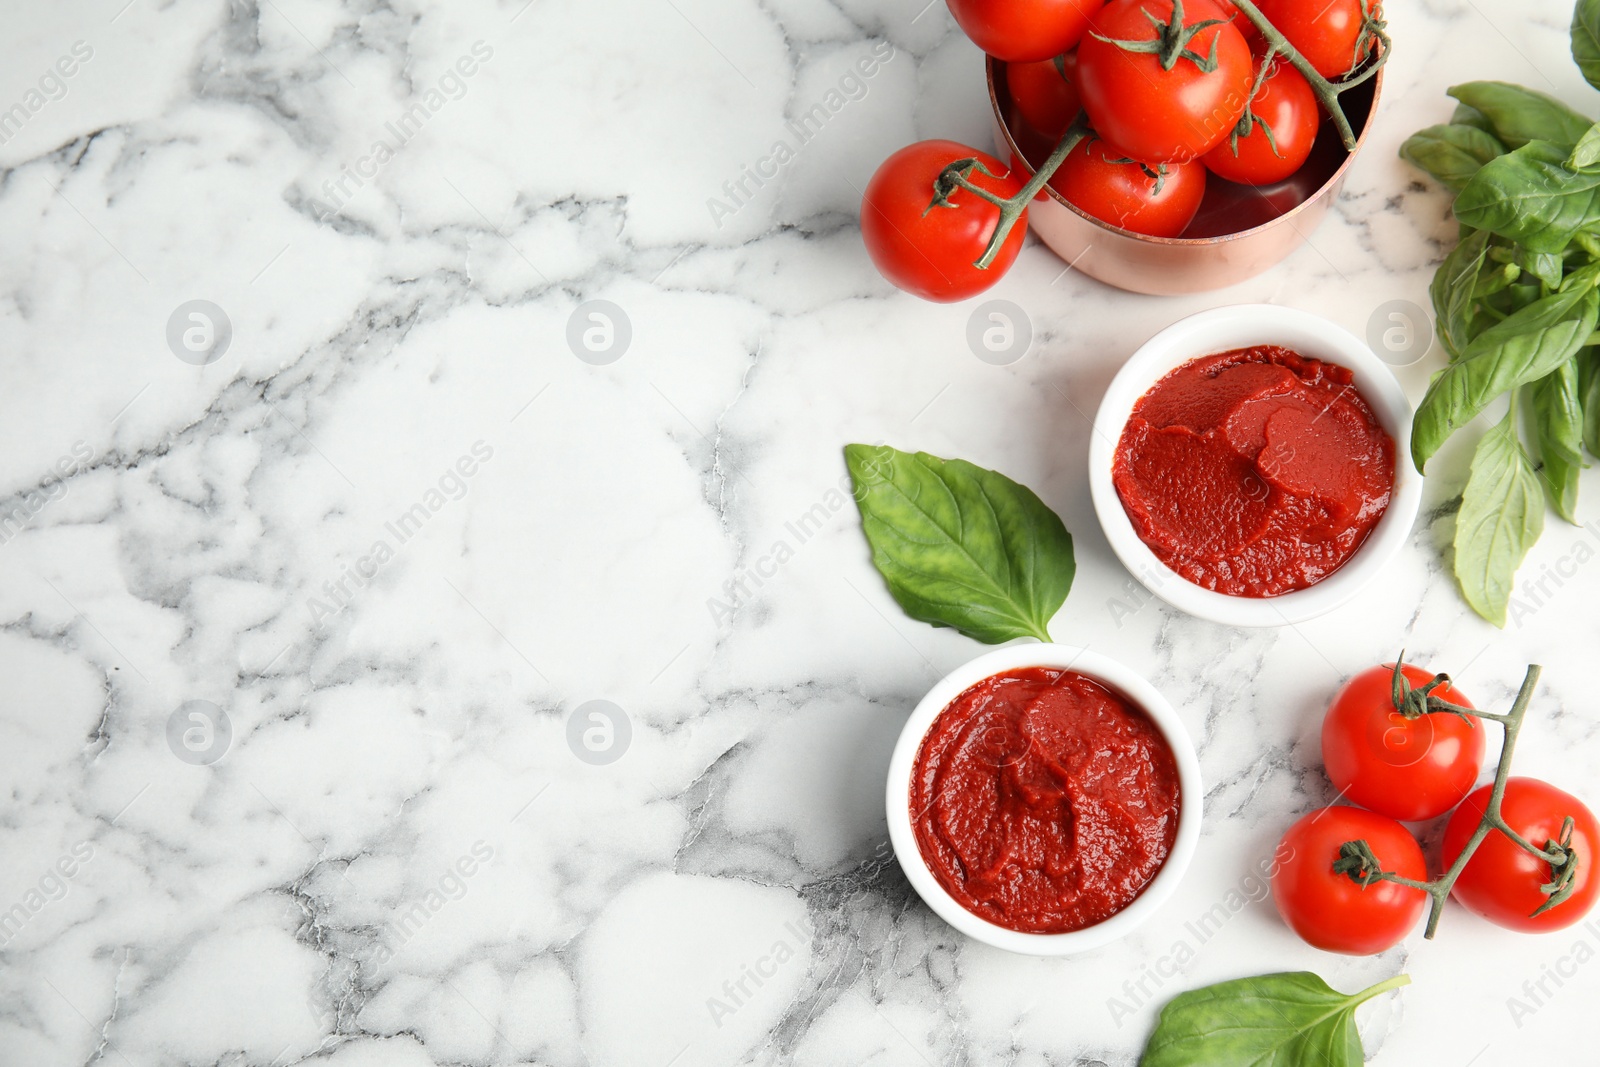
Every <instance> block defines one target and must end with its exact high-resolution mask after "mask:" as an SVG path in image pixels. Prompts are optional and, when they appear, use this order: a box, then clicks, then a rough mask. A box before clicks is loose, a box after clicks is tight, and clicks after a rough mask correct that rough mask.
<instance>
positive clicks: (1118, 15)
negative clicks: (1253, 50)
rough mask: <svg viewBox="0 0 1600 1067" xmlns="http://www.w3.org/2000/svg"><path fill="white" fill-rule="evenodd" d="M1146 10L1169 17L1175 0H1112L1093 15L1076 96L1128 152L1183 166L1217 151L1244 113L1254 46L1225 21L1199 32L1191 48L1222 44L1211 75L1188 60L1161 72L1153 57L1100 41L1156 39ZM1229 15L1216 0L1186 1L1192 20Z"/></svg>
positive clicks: (1207, 49) (1081, 52)
mask: <svg viewBox="0 0 1600 1067" xmlns="http://www.w3.org/2000/svg"><path fill="white" fill-rule="evenodd" d="M1147 12H1148V14H1149V15H1151V16H1154V17H1156V18H1158V19H1160V20H1161V21H1162V22H1165V21H1166V20H1167V19H1169V18H1170V17H1171V15H1172V0H1111V3H1109V4H1107V5H1106V6H1105V7H1104V8H1103V9H1101V11H1100V13H1099V14H1098V15H1096V16H1095V19H1094V25H1093V33H1092V34H1090V35H1089V36H1086V37H1084V39H1083V44H1082V45H1080V46H1079V48H1078V93H1079V95H1080V96H1081V97H1082V98H1083V108H1084V110H1085V111H1086V112H1088V115H1089V121H1090V123H1091V124H1092V125H1093V126H1094V128H1095V130H1096V132H1098V133H1099V134H1100V136H1101V137H1103V138H1105V139H1106V140H1107V141H1110V142H1111V143H1112V144H1114V145H1116V146H1117V147H1118V148H1121V149H1122V150H1123V152H1124V154H1126V155H1129V156H1132V157H1133V158H1134V159H1140V160H1143V161H1145V162H1146V163H1186V162H1188V161H1189V160H1191V159H1195V158H1197V157H1199V156H1203V155H1205V154H1206V153H1207V152H1209V151H1211V150H1212V149H1213V148H1215V147H1216V146H1217V145H1218V144H1219V143H1220V142H1221V141H1222V139H1223V138H1225V137H1227V136H1228V134H1229V133H1231V132H1232V131H1233V127H1234V125H1235V124H1236V123H1238V121H1239V116H1240V115H1243V114H1244V108H1245V104H1246V103H1247V102H1248V101H1249V99H1250V86H1251V76H1252V71H1253V61H1252V59H1251V56H1250V46H1249V45H1247V44H1246V43H1245V40H1244V37H1243V36H1242V35H1241V34H1240V33H1239V31H1238V30H1237V29H1235V28H1234V27H1233V26H1232V25H1231V24H1228V23H1226V22H1224V23H1223V24H1222V25H1218V26H1211V27H1208V28H1206V29H1204V30H1202V31H1200V33H1198V34H1196V35H1195V37H1194V39H1193V40H1192V41H1191V42H1190V44H1189V47H1190V48H1191V49H1193V50H1194V51H1195V52H1198V53H1199V54H1200V55H1209V54H1210V52H1211V45H1212V42H1213V41H1215V42H1216V45H1217V67H1216V69H1215V70H1213V71H1211V72H1210V73H1206V72H1204V71H1202V70H1201V69H1200V68H1199V67H1198V66H1196V65H1195V64H1194V63H1193V62H1191V61H1189V60H1187V59H1180V60H1179V61H1178V62H1177V64H1176V65H1174V66H1173V68H1172V70H1170V71H1166V70H1162V69H1161V62H1160V60H1159V59H1158V58H1157V57H1156V56H1154V55H1148V54H1144V53H1139V52H1129V51H1126V50H1124V49H1122V48H1119V47H1117V46H1116V45H1114V44H1112V43H1110V42H1109V41H1106V40H1101V38H1102V37H1107V38H1113V39H1116V40H1130V41H1136V40H1154V39H1155V37H1156V30H1155V27H1154V26H1152V25H1151V23H1150V19H1149V18H1148V17H1146V13H1147ZM1226 14H1227V13H1226V12H1224V11H1223V10H1222V9H1221V8H1219V7H1217V5H1216V3H1215V2H1214V0H1188V2H1186V3H1185V4H1184V5H1183V16H1184V21H1185V23H1186V24H1189V25H1193V24H1194V23H1196V22H1200V21H1203V20H1206V19H1225V18H1226ZM1096 34H1098V35H1099V36H1095V35H1096Z"/></svg>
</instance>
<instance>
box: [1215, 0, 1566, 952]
mask: <svg viewBox="0 0 1600 1067" xmlns="http://www.w3.org/2000/svg"><path fill="white" fill-rule="evenodd" d="M1243 2H1244V3H1249V0H1243ZM1241 6H1242V5H1241ZM1404 660H1405V653H1404V652H1402V653H1401V654H1400V656H1399V658H1398V659H1397V660H1396V661H1395V682H1394V697H1395V708H1396V710H1397V711H1399V712H1401V713H1402V714H1406V713H1407V709H1408V708H1412V707H1413V706H1414V705H1415V703H1416V702H1415V701H1414V700H1413V697H1414V696H1415V695H1417V694H1425V697H1424V699H1425V700H1426V706H1427V708H1428V710H1429V711H1430V712H1433V711H1448V712H1454V713H1455V714H1458V715H1470V716H1473V717H1474V718H1479V719H1489V720H1492V721H1494V722H1497V723H1499V724H1500V725H1501V726H1502V727H1504V729H1505V741H1504V743H1503V744H1502V745H1501V746H1500V762H1499V764H1498V765H1497V766H1496V768H1495V775H1494V788H1493V789H1491V790H1490V791H1489V803H1488V804H1487V805H1486V807H1485V809H1484V813H1483V818H1482V819H1481V820H1480V821H1479V822H1478V828H1477V829H1476V830H1474V831H1473V832H1472V836H1471V837H1470V838H1468V839H1467V844H1466V847H1465V848H1463V849H1462V850H1461V854H1460V855H1458V856H1457V857H1456V859H1455V862H1454V863H1452V864H1451V865H1450V869H1449V870H1447V871H1445V872H1444V874H1442V875H1440V876H1439V877H1438V878H1435V879H1434V880H1433V881H1431V882H1419V881H1417V880H1416V879H1414V878H1406V877H1405V876H1403V875H1399V874H1395V873H1394V872H1393V871H1385V870H1381V869H1378V862H1377V857H1376V856H1374V855H1373V854H1372V850H1371V848H1370V846H1368V845H1367V843H1366V842H1365V841H1347V842H1345V843H1344V844H1343V845H1341V846H1340V847H1339V858H1338V859H1337V860H1335V861H1334V864H1333V870H1334V871H1335V872H1336V873H1338V874H1343V875H1346V876H1347V877H1349V878H1350V879H1351V881H1353V882H1355V883H1356V884H1357V885H1360V886H1362V887H1363V888H1365V887H1366V886H1368V885H1371V884H1372V883H1373V882H1379V881H1381V882H1394V883H1395V884H1396V885H1404V886H1410V887H1411V888H1412V889H1420V890H1422V891H1423V892H1424V893H1427V894H1428V896H1429V897H1431V898H1432V906H1431V907H1430V908H1429V911H1428V926H1427V930H1426V931H1425V932H1424V934H1423V936H1424V937H1428V938H1431V937H1433V935H1434V932H1435V931H1436V930H1437V929H1438V928H1439V917H1440V916H1441V915H1442V914H1443V912H1444V902H1445V900H1446V899H1448V898H1449V896H1450V890H1451V889H1453V888H1454V887H1455V884H1456V879H1458V878H1460V877H1461V872H1462V871H1463V870H1465V869H1466V866H1467V863H1468V862H1469V861H1470V860H1471V859H1472V855H1473V853H1475V852H1477V851H1478V846H1479V845H1481V844H1483V839H1484V838H1486V837H1488V836H1489V833H1490V831H1492V830H1498V831H1500V832H1501V833H1502V834H1505V835H1506V837H1508V838H1510V839H1511V840H1512V841H1514V842H1516V844H1517V845H1518V846H1519V847H1520V848H1522V849H1523V850H1524V851H1525V852H1527V853H1528V854H1529V855H1532V856H1536V857H1538V858H1539V859H1542V860H1544V861H1545V862H1546V863H1548V864H1549V865H1550V881H1549V882H1548V883H1547V884H1546V885H1544V886H1541V887H1540V888H1541V889H1542V890H1543V891H1544V893H1545V896H1546V898H1547V899H1546V900H1545V902H1544V903H1543V904H1541V905H1540V906H1539V909H1538V911H1535V912H1534V913H1533V914H1534V915H1538V914H1540V913H1541V912H1544V911H1548V910H1549V909H1550V908H1553V907H1555V906H1556V905H1557V904H1560V903H1561V902H1562V901H1563V900H1566V899H1567V897H1568V896H1570V895H1571V894H1572V891H1573V889H1574V888H1575V887H1576V879H1577V869H1578V854H1577V853H1576V852H1574V851H1573V850H1572V849H1571V847H1570V846H1571V843H1572V831H1571V825H1572V821H1573V820H1572V819H1571V818H1570V817H1569V818H1568V819H1567V820H1566V821H1565V822H1564V823H1563V824H1562V832H1561V838H1560V840H1557V841H1547V842H1546V843H1545V847H1544V848H1540V847H1538V846H1537V845H1535V844H1533V842H1531V841H1529V840H1528V839H1527V838H1525V837H1523V836H1522V835H1521V834H1519V833H1517V831H1515V830H1513V829H1512V828H1511V826H1510V824H1508V823H1507V822H1506V820H1505V816H1504V815H1503V814H1501V811H1500V806H1501V803H1502V801H1504V800H1505V795H1506V783H1507V782H1508V781H1510V779H1511V756H1512V753H1513V752H1514V751H1515V750H1516V747H1517V735H1518V734H1520V733H1521V732H1522V721H1523V719H1524V718H1525V717H1526V716H1527V713H1528V705H1529V704H1530V703H1531V702H1532V700H1533V691H1534V689H1535V688H1537V686H1538V684H1539V673H1540V671H1541V669H1542V668H1540V666H1539V665H1538V664H1537V663H1531V664H1529V665H1528V672H1527V674H1526V675H1524V676H1523V679H1522V688H1521V689H1519V690H1518V691H1517V699H1516V700H1515V701H1514V702H1513V703H1512V705H1511V710H1510V711H1509V712H1507V713H1506V714H1504V715H1496V714H1494V713H1492V712H1486V711H1478V710H1477V709H1476V708H1466V707H1461V706H1460V705H1456V704H1451V703H1449V702H1447V701H1445V700H1442V699H1440V698H1439V697H1436V696H1433V695H1432V692H1431V690H1432V689H1433V688H1434V687H1436V686H1438V685H1440V684H1442V683H1443V682H1445V681H1448V676H1447V675H1443V674H1436V675H1434V676H1433V679H1432V680H1431V681H1429V682H1428V684H1427V686H1425V687H1422V688H1419V689H1416V690H1413V689H1412V688H1411V686H1410V683H1409V682H1407V681H1406V679H1405V676H1404V674H1402V673H1401V664H1402V663H1403V662H1404Z"/></svg>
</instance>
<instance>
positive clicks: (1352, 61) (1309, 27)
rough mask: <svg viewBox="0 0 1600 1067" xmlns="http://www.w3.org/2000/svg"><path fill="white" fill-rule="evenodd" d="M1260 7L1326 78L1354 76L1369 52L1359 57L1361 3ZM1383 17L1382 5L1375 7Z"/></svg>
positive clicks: (1323, 0)
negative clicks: (1357, 67)
mask: <svg viewBox="0 0 1600 1067" xmlns="http://www.w3.org/2000/svg"><path fill="white" fill-rule="evenodd" d="M1256 7H1257V9H1259V10H1260V12H1261V13H1262V14H1263V15H1265V16H1266V17H1267V21H1268V22H1270V23H1272V25H1273V26H1274V27H1276V28H1277V31H1278V32H1279V33H1281V34H1283V35H1284V36H1285V37H1287V38H1288V39H1289V43H1290V44H1292V45H1294V47H1295V49H1296V51H1298V52H1299V53H1300V54H1301V55H1302V56H1304V57H1305V59H1306V62H1308V63H1310V64H1311V66H1312V67H1314V68H1315V69H1316V72H1317V73H1318V74H1320V75H1322V76H1323V77H1324V78H1341V77H1343V76H1344V75H1346V74H1348V73H1350V71H1351V70H1353V69H1354V68H1355V67H1356V65H1357V64H1358V63H1359V62H1360V60H1362V59H1365V58H1366V56H1367V52H1368V51H1369V50H1370V42H1369V45H1368V48H1366V49H1363V50H1362V54H1361V55H1360V56H1357V55H1356V47H1357V45H1358V44H1359V43H1360V41H1361V0H1318V2H1317V3H1307V2H1306V0H1256ZM1372 7H1373V11H1374V13H1376V14H1378V15H1379V17H1381V16H1382V10H1383V9H1382V5H1380V4H1377V3H1374V4H1373V5H1372Z"/></svg>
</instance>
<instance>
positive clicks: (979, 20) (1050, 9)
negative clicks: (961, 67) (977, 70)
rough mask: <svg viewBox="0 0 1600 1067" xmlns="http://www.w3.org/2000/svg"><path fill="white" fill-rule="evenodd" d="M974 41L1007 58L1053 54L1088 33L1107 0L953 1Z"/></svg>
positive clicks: (958, 18)
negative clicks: (1092, 17) (1095, 16)
mask: <svg viewBox="0 0 1600 1067" xmlns="http://www.w3.org/2000/svg"><path fill="white" fill-rule="evenodd" d="M948 2H949V4H950V14H952V15H954V16H955V17H956V24H957V25H959V26H960V27H961V29H962V31H963V32H964V33H966V35H967V36H968V37H970V38H972V43H973V44H975V45H977V46H978V47H979V48H981V49H983V50H984V51H985V52H987V53H989V54H990V55H991V56H994V57H995V58H996V59H1003V60H1005V61H1006V62H1007V63H1030V62H1033V61H1035V60H1040V59H1052V58H1054V57H1055V56H1059V55H1061V54H1062V53H1063V52H1066V51H1069V50H1070V49H1071V48H1073V47H1074V46H1075V45H1076V44H1077V43H1078V41H1080V40H1081V39H1082V38H1083V33H1084V31H1085V30H1087V29H1088V28H1089V18H1090V16H1092V15H1093V14H1094V13H1095V11H1096V9H1098V8H1099V7H1100V5H1101V4H1102V3H1104V0H948Z"/></svg>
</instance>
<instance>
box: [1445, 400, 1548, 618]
mask: <svg viewBox="0 0 1600 1067" xmlns="http://www.w3.org/2000/svg"><path fill="white" fill-rule="evenodd" d="M1543 532H1544V490H1543V489H1542V488H1541V487H1540V482H1539V476H1538V474H1536V473H1534V470H1533V461H1532V460H1530V459H1529V458H1528V453H1527V452H1525V451H1523V448H1522V442H1521V441H1519V440H1517V430H1516V411H1515V410H1514V409H1513V410H1512V411H1510V412H1507V413H1506V417H1505V418H1504V419H1502V420H1501V421H1500V422H1499V423H1497V424H1496V425H1495V427H1494V429H1492V430H1490V431H1489V432H1488V433H1486V434H1484V435H1483V440H1481V441H1479V442H1478V448H1477V451H1476V452H1474V453H1473V456H1472V469H1471V472H1470V473H1469V474H1468V475H1467V487H1466V489H1465V490H1464V491H1463V492H1462V494H1461V511H1460V512H1459V513H1458V514H1457V515H1456V541H1455V547H1456V581H1457V582H1459V583H1460V584H1461V595H1462V596H1464V597H1466V600H1467V603H1468V604H1470V605H1472V610H1473V611H1476V612H1477V613H1478V614H1479V615H1482V616H1483V617H1484V618H1485V619H1488V620H1489V621H1490V622H1492V623H1494V624H1495V625H1496V626H1502V627H1503V626H1505V624H1506V604H1507V603H1508V602H1509V601H1510V599H1511V588H1512V583H1513V581H1515V579H1516V574H1517V568H1518V567H1520V566H1521V565H1522V560H1523V557H1525V556H1526V555H1527V554H1528V549H1530V548H1532V547H1533V543H1534V542H1535V541H1537V540H1539V535H1540V534H1541V533H1543Z"/></svg>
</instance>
